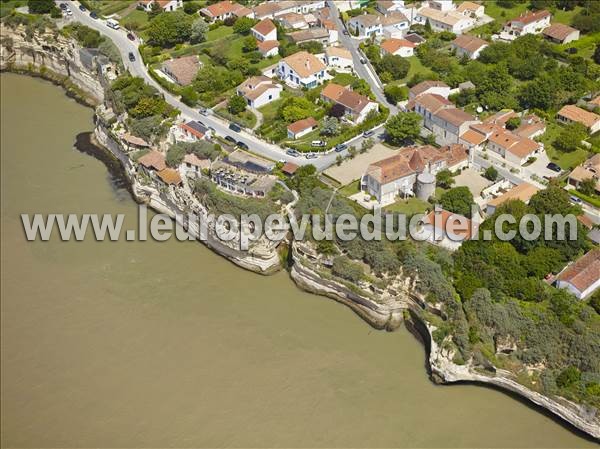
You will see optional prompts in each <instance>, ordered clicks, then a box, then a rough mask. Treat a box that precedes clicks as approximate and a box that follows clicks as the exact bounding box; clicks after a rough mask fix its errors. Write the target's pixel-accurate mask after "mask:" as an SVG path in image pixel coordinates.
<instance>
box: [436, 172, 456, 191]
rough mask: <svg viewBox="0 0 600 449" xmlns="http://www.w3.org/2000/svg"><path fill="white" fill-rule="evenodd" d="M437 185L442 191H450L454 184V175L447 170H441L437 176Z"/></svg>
mask: <svg viewBox="0 0 600 449" xmlns="http://www.w3.org/2000/svg"><path fill="white" fill-rule="evenodd" d="M435 179H436V184H437V186H438V187H441V188H442V189H449V188H450V187H452V184H454V182H455V181H454V175H453V174H452V172H451V171H450V170H448V169H447V168H446V169H444V170H440V171H439V172H438V173H437V175H435Z"/></svg>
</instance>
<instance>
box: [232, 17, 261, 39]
mask: <svg viewBox="0 0 600 449" xmlns="http://www.w3.org/2000/svg"><path fill="white" fill-rule="evenodd" d="M255 24H256V20H254V19H251V18H250V17H239V18H238V19H237V20H236V21H235V23H234V24H233V32H234V33H238V34H244V35H245V34H248V33H249V32H250V30H251V29H252V27H253V26H254V25H255Z"/></svg>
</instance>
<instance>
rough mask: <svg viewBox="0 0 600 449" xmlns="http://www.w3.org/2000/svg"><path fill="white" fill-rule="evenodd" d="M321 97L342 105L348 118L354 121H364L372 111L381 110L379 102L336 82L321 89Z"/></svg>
mask: <svg viewBox="0 0 600 449" xmlns="http://www.w3.org/2000/svg"><path fill="white" fill-rule="evenodd" d="M321 98H322V99H323V100H325V101H329V102H330V103H334V104H339V105H342V106H343V107H344V113H345V117H346V119H348V120H350V121H352V122H354V123H362V122H363V121H364V120H365V119H366V118H367V116H368V115H369V113H370V112H372V111H374V112H377V111H378V110H379V104H378V103H376V102H374V101H372V100H371V99H370V98H369V97H366V96H364V95H361V94H359V93H357V92H354V91H353V90H351V89H350V88H348V87H345V86H340V85H339V84H335V83H329V84H328V85H327V86H325V88H324V89H323V90H322V91H321Z"/></svg>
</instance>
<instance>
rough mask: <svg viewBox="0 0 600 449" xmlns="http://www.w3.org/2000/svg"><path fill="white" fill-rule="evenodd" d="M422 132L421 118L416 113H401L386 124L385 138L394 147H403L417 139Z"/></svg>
mask: <svg viewBox="0 0 600 449" xmlns="http://www.w3.org/2000/svg"><path fill="white" fill-rule="evenodd" d="M420 131H421V116H420V115H419V114H416V113H414V112H407V113H399V114H397V115H395V116H393V117H392V118H390V119H389V120H388V121H387V123H386V124H385V138H386V140H387V141H388V142H389V143H391V144H392V145H401V144H403V143H407V142H411V141H413V140H414V139H416V138H417V136H418V135H419V133H420Z"/></svg>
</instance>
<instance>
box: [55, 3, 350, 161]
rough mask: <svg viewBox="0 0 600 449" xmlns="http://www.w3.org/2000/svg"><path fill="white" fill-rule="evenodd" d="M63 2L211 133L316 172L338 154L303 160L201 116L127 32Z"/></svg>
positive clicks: (133, 68) (136, 71)
mask: <svg viewBox="0 0 600 449" xmlns="http://www.w3.org/2000/svg"><path fill="white" fill-rule="evenodd" d="M64 3H67V4H68V5H69V7H70V9H71V11H73V15H72V20H74V21H77V22H80V23H82V24H84V25H86V26H88V27H90V28H93V29H95V30H97V31H99V32H100V33H101V34H103V35H105V36H107V37H108V38H110V39H111V40H112V41H113V42H114V43H115V45H116V46H117V48H118V49H119V51H120V52H121V57H122V59H123V63H124V65H125V67H126V68H127V69H128V70H129V72H130V73H131V74H132V75H134V76H139V77H141V78H143V79H144V80H145V81H146V83H148V84H150V85H151V86H154V87H155V88H156V89H158V91H159V92H161V93H162V94H163V95H164V97H165V100H166V101H167V102H168V103H169V104H170V105H171V106H174V107H176V108H177V109H179V110H180V111H181V113H182V114H183V115H184V116H186V117H188V118H189V119H191V120H198V121H200V122H202V123H204V124H205V125H206V126H210V127H212V128H214V129H215V132H216V133H217V134H219V135H221V136H227V135H230V136H232V137H234V138H235V140H237V141H242V142H244V143H245V144H246V145H248V148H249V150H250V151H251V152H253V153H256V154H258V155H260V156H264V157H266V158H269V159H272V160H275V161H279V160H284V161H289V162H293V163H295V164H298V165H306V164H313V165H314V166H315V167H317V170H319V171H322V170H324V169H326V168H327V167H329V166H330V165H332V164H334V163H335V161H336V157H337V156H338V153H335V152H330V153H327V154H324V155H323V156H320V157H318V158H316V159H306V158H304V157H294V156H290V155H288V154H286V153H285V151H284V150H283V149H282V148H281V147H278V146H276V145H272V144H270V143H267V142H265V141H264V140H261V139H259V138H257V137H256V136H254V135H252V134H250V133H248V132H246V131H241V132H239V133H236V132H234V131H231V130H230V129H229V122H227V121H225V120H222V119H220V118H218V117H216V116H213V115H211V116H205V115H201V114H200V113H199V112H198V111H197V110H196V109H193V108H191V107H189V106H187V105H186V104H184V103H182V102H181V101H179V99H178V98H177V97H175V96H174V95H172V94H171V93H170V92H168V91H167V90H165V89H164V88H163V87H162V86H160V84H158V83H157V82H156V81H155V80H154V79H153V78H152V77H151V76H150V75H149V73H148V71H147V69H146V66H145V65H144V63H143V62H142V58H141V57H140V54H139V52H138V48H137V44H136V42H132V41H130V40H129V39H127V33H126V32H125V31H124V30H123V29H120V30H113V29H112V28H109V27H108V26H106V23H105V21H103V20H101V19H92V18H91V17H90V15H89V12H87V11H86V12H83V11H81V10H80V9H79V2H75V1H72V0H70V1H65V2H64ZM129 52H133V54H134V55H136V58H135V61H133V62H132V61H130V60H129ZM357 140H358V139H357ZM342 154H344V153H342Z"/></svg>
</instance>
